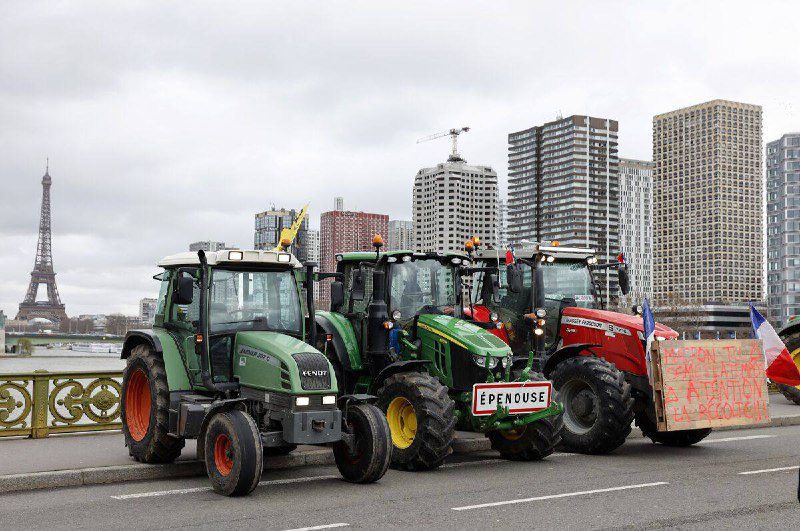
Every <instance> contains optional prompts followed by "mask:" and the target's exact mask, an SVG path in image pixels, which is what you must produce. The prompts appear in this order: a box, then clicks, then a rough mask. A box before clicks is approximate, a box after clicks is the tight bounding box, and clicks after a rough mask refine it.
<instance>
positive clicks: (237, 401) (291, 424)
mask: <svg viewBox="0 0 800 531" xmlns="http://www.w3.org/2000/svg"><path fill="white" fill-rule="evenodd" d="M159 266H161V267H163V268H164V271H163V272H162V273H161V274H160V275H156V276H155V277H154V278H156V280H160V282H161V290H160V294H159V299H158V310H157V314H156V318H155V323H154V325H153V329H152V330H137V331H132V332H129V333H128V334H127V336H126V338H125V344H124V347H123V350H122V358H123V359H126V360H127V366H126V368H125V372H124V374H123V381H122V430H123V433H124V434H125V444H126V445H127V446H128V449H129V452H130V454H131V455H132V456H133V457H134V458H135V459H136V460H138V461H142V462H145V463H167V462H171V461H173V460H174V459H175V458H177V457H178V456H179V455H180V453H181V449H182V448H183V446H184V441H185V440H186V439H194V438H196V439H197V440H198V442H197V453H198V458H200V459H201V460H204V462H205V465H206V470H207V472H208V476H209V478H210V479H211V483H212V485H213V487H214V490H215V491H217V492H219V493H221V494H225V495H229V496H237V495H244V494H247V493H249V492H251V491H252V490H253V489H254V488H255V487H256V486H257V485H258V481H259V479H260V478H261V471H262V468H263V466H262V460H263V458H264V456H269V455H276V454H282V453H288V452H290V451H292V450H293V449H294V448H295V446H296V445H298V444H332V445H333V451H334V456H335V459H336V466H337V467H338V468H339V471H340V472H341V474H342V476H343V477H344V478H345V479H346V480H348V481H351V482H355V483H370V482H373V481H377V480H378V479H380V478H381V477H382V476H383V475H384V473H385V472H386V470H387V469H388V467H389V459H390V455H391V442H390V433H389V427H388V425H387V422H386V419H385V417H384V415H383V413H382V412H381V411H380V410H379V409H378V408H377V407H376V406H374V405H372V404H371V403H370V402H371V401H372V400H373V399H374V397H369V396H367V395H363V394H362V395H343V396H340V397H339V398H338V399H337V394H340V393H339V387H338V386H337V381H336V378H335V375H334V374H333V371H332V367H331V365H330V363H329V362H328V360H327V359H326V358H325V356H324V355H323V354H322V353H320V352H319V351H318V350H316V349H315V348H313V347H312V346H311V345H313V344H314V337H313V336H314V334H315V332H316V327H315V326H313V323H314V307H313V298H312V297H311V296H309V297H308V300H307V309H308V314H309V320H308V321H306V319H305V318H304V312H303V305H302V303H301V301H302V297H301V293H302V288H305V290H306V292H307V293H308V294H311V293H313V289H312V288H313V286H312V283H313V282H314V278H315V275H313V274H310V273H312V272H313V267H314V264H307V265H306V268H305V269H304V268H303V267H302V266H301V265H300V263H299V262H298V261H297V260H296V259H295V258H294V256H292V255H291V254H290V253H287V252H278V251H239V250H226V251H217V252H209V253H204V252H203V251H200V252H198V253H197V254H194V253H182V254H177V255H173V256H168V257H166V258H164V259H163V260H162V261H161V263H159ZM309 323H312V326H308V324H309ZM309 343H310V344H309Z"/></svg>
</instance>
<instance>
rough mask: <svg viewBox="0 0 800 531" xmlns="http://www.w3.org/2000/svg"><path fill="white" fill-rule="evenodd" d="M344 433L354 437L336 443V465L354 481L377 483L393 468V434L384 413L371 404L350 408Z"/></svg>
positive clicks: (345, 477) (346, 476)
mask: <svg viewBox="0 0 800 531" xmlns="http://www.w3.org/2000/svg"><path fill="white" fill-rule="evenodd" d="M346 415H347V417H346V418H345V419H343V421H342V422H343V424H344V426H343V428H344V429H343V432H344V433H346V434H347V435H349V436H350V437H352V439H351V442H352V448H351V447H348V445H347V444H346V443H345V442H344V441H339V442H337V443H336V444H334V445H333V457H334V458H335V460H336V468H338V469H339V472H341V474H342V477H343V478H344V479H346V480H347V481H349V482H351V483H374V482H376V481H378V480H379V479H381V478H382V477H383V475H384V474H385V473H386V471H387V470H388V469H389V462H390V461H391V458H392V435H391V433H390V432H389V424H388V422H387V421H386V417H385V416H384V414H383V412H382V411H381V410H380V409H378V408H377V407H375V406H373V405H371V404H355V405H351V406H349V407H347V409H346Z"/></svg>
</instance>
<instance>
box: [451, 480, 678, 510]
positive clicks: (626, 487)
mask: <svg viewBox="0 0 800 531" xmlns="http://www.w3.org/2000/svg"><path fill="white" fill-rule="evenodd" d="M659 485H669V483H667V482H666V481H657V482H655V483H639V484H638V485H624V486H622V487H610V488H607V489H595V490H582V491H578V492H565V493H564V494H550V495H549V496H537V497H535V498H522V499H519V500H508V501H500V502H492V503H480V504H478V505H465V506H463V507H452V509H453V510H454V511H468V510H470V509H482V508H484V507H497V506H499V505H512V504H515V503H527V502H532V501H542V500H554V499H556V498H570V497H573V496H584V495H586V494H599V493H601V492H616V491H620V490H631V489H643V488H646V487H657V486H659Z"/></svg>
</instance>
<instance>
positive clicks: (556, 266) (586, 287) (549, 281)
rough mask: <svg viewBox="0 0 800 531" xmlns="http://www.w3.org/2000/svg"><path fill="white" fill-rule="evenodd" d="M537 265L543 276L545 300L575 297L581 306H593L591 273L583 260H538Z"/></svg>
mask: <svg viewBox="0 0 800 531" xmlns="http://www.w3.org/2000/svg"><path fill="white" fill-rule="evenodd" d="M539 267H541V268H542V273H543V277H544V278H543V280H544V298H545V301H547V302H556V303H559V302H561V301H562V300H563V299H575V303H576V304H577V305H578V306H579V307H581V308H594V307H595V297H594V285H593V284H592V274H591V272H590V271H589V268H588V267H587V266H586V262H585V261H583V260H555V261H554V262H539Z"/></svg>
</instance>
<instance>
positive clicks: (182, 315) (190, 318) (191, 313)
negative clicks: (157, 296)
mask: <svg viewBox="0 0 800 531" xmlns="http://www.w3.org/2000/svg"><path fill="white" fill-rule="evenodd" d="M183 274H184V275H189V274H191V275H192V276H193V277H194V278H195V282H194V284H193V285H192V302H191V304H173V305H172V308H171V314H170V321H172V322H173V323H176V322H183V323H189V324H193V323H195V322H197V321H199V320H200V283H199V282H198V281H197V280H196V279H197V276H198V270H197V269H192V270H191V271H187V272H185V273H183ZM170 276H171V277H172V278H173V279H177V276H176V275H170Z"/></svg>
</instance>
